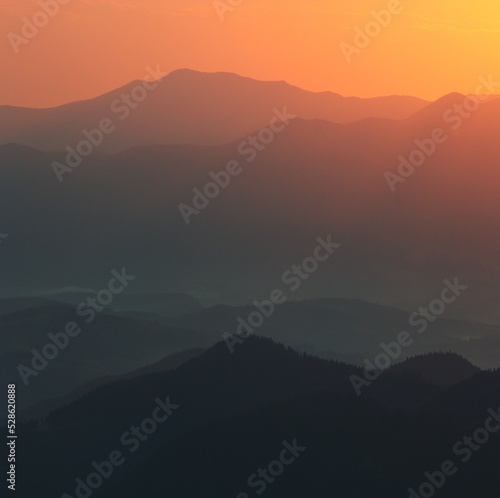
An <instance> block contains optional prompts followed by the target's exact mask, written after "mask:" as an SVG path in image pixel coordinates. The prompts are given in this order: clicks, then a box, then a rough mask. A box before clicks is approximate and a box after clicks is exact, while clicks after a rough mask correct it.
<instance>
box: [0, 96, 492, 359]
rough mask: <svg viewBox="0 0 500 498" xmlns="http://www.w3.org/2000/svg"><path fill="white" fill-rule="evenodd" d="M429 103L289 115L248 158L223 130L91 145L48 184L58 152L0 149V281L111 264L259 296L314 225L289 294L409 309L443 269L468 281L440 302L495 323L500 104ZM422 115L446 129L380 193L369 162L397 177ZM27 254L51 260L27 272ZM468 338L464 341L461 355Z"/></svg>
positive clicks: (298, 253)
mask: <svg viewBox="0 0 500 498" xmlns="http://www.w3.org/2000/svg"><path fill="white" fill-rule="evenodd" d="M457 99H458V100H460V98H459V97H456V98H455V97H453V98H452V99H451V100H452V101H453V102H455V101H456V100H457ZM444 104H445V105H442V103H441V104H439V103H438V104H434V105H433V104H431V111H432V112H430V114H429V116H427V117H425V116H424V118H425V119H423V118H422V115H414V116H412V117H409V118H407V119H404V120H400V121H395V120H388V119H376V118H371V119H366V120H362V121H358V122H355V123H349V124H338V123H337V124H335V123H330V122H327V121H321V120H314V121H306V120H301V119H299V118H297V119H295V120H293V121H292V122H291V123H290V126H289V127H288V128H287V129H286V130H285V131H284V132H283V133H281V134H279V135H277V136H276V138H275V140H274V141H273V143H272V144H270V145H269V146H268V147H267V148H266V149H265V150H264V151H262V152H261V153H260V154H259V155H258V156H257V158H256V159H255V161H254V162H253V163H251V164H249V163H248V164H247V163H246V160H245V159H244V158H241V157H240V156H239V155H238V152H237V148H238V142H235V143H233V144H229V145H225V146H217V147H193V146H170V147H169V146H150V147H136V148H133V149H130V150H128V151H127V152H122V153H119V154H115V155H112V156H109V157H101V156H99V155H96V156H91V157H89V158H88V159H87V160H85V162H84V165H82V167H79V168H76V169H75V170H74V171H73V173H71V174H69V173H68V176H66V178H65V181H64V183H63V184H59V183H58V181H57V179H56V178H55V175H54V172H53V171H52V168H51V166H50V164H51V160H53V159H59V160H61V161H64V154H49V153H39V152H37V151H35V150H33V149H27V148H23V147H20V146H18V145H10V146H4V147H0V160H1V162H2V169H1V171H0V199H1V200H0V205H1V208H2V213H3V225H4V227H5V228H4V229H3V230H5V231H8V230H9V227H17V228H16V230H11V231H12V232H13V233H12V237H16V245H15V250H14V249H13V248H12V247H11V246H9V245H2V257H3V258H4V259H5V263H6V264H5V271H4V275H3V278H2V282H0V291H1V293H2V295H4V296H9V295H10V296H13V295H19V291H14V290H15V289H37V286H38V287H39V286H40V285H41V284H40V282H43V285H44V286H46V287H48V288H49V289H54V288H64V287H68V286H70V287H71V286H75V285H77V284H78V286H81V287H90V288H99V287H98V286H99V285H102V284H100V282H101V281H102V279H103V275H104V274H106V272H109V270H110V269H111V268H114V267H115V266H116V265H117V263H118V262H121V264H122V265H126V264H129V265H133V268H131V270H130V271H132V270H133V271H135V272H137V274H140V275H141V276H142V280H139V279H138V280H137V284H136V285H137V287H136V288H135V289H134V293H164V292H175V291H177V290H179V289H183V290H184V291H185V292H187V293H192V294H195V291H196V289H197V290H198V291H200V293H201V294H200V295H202V294H203V293H206V294H207V295H208V296H215V297H213V299H214V300H218V301H219V302H229V303H231V304H241V303H245V302H251V301H252V300H253V299H255V298H263V297H265V296H266V294H268V293H269V292H270V291H271V290H272V289H273V288H274V286H275V285H276V280H278V282H279V279H280V277H281V275H282V273H283V272H284V271H285V269H286V268H287V267H289V266H291V265H292V264H297V263H298V262H300V261H302V260H303V258H304V257H306V256H307V255H308V254H310V251H311V250H312V249H314V246H313V245H314V241H315V239H316V238H317V237H318V236H319V235H323V234H332V236H333V237H334V238H337V239H338V240H339V241H340V242H342V250H340V251H337V254H336V255H335V257H333V258H332V259H331V261H328V262H327V263H326V265H323V267H322V269H321V271H319V272H317V273H315V275H314V277H313V278H310V279H309V280H308V281H307V282H304V283H303V285H302V286H301V289H300V290H299V291H298V292H297V295H293V296H290V298H298V299H300V298H307V297H314V296H328V297H341V296H349V297H356V298H359V299H362V300H368V301H377V302H379V303H383V304H390V305H392V306H396V307H402V308H404V309H407V310H408V311H411V310H413V309H418V308H419V307H420V306H422V305H425V304H426V303H428V302H429V301H430V300H432V299H434V298H435V296H436V293H439V292H440V290H441V284H442V281H443V280H444V279H445V278H451V279H453V278H454V277H456V276H457V277H458V276H460V279H461V281H463V282H464V283H466V284H467V285H468V287H469V288H470V289H472V288H473V289H474V292H466V293H464V295H463V296H461V297H460V305H459V306H449V307H447V309H446V313H447V314H449V316H455V317H457V318H461V319H467V320H471V321H478V322H489V323H497V324H500V314H499V311H498V310H499V308H498V306H497V285H496V280H495V277H494V275H495V272H496V271H497V270H498V263H497V256H496V255H497V254H498V253H499V252H500V235H499V234H498V233H497V232H496V231H492V230H491V229H490V227H491V226H495V225H496V224H497V222H498V210H496V209H494V206H497V205H498V200H497V197H498V196H497V190H498V181H497V179H498V175H497V167H496V165H497V164H499V163H500V149H499V147H498V141H497V140H496V138H495V137H494V136H493V134H491V130H492V129H494V127H495V126H496V122H497V116H498V114H499V113H500V100H493V101H491V102H488V103H485V104H483V105H482V106H481V107H480V108H479V109H478V110H477V112H475V113H474V114H473V115H472V116H471V117H470V118H469V119H467V120H464V121H463V125H462V126H461V127H460V128H459V129H457V130H453V129H452V128H451V126H450V124H449V123H446V122H445V121H444V120H443V116H442V113H443V110H444V109H445V108H446V106H447V105H448V104H449V102H445V103H444ZM434 106H437V107H436V108H435V110H433V108H434ZM436 127H443V129H445V130H446V132H447V134H448V139H447V141H446V142H445V143H443V144H440V145H439V146H436V151H435V153H434V154H432V155H431V156H430V157H429V158H428V159H427V160H426V161H425V163H424V164H423V165H421V166H419V167H416V168H415V172H414V173H413V174H412V175H411V176H409V177H408V178H405V179H403V180H404V182H403V183H398V184H397V186H396V187H397V188H396V191H395V192H391V191H390V189H389V186H388V184H387V181H386V179H385V178H384V173H386V172H387V171H391V172H393V173H397V172H398V163H399V160H398V157H399V156H400V155H403V156H405V157H409V155H410V153H411V152H412V150H414V149H415V148H417V145H416V144H415V140H416V139H419V140H424V139H426V138H428V137H429V136H431V135H432V132H433V130H434V129H435V128H436ZM360 144H363V146H362V147H361V146H360ZM235 158H236V159H238V160H239V161H240V162H241V164H242V165H243V172H242V173H241V176H239V177H237V178H233V180H232V182H231V185H230V186H228V187H227V188H226V189H223V191H222V192H221V193H220V196H219V197H218V198H217V199H216V200H215V201H211V202H209V204H208V206H207V207H206V209H202V210H200V212H199V214H198V215H193V216H192V218H191V223H190V225H189V226H187V225H186V224H185V221H184V219H183V218H182V215H181V213H180V211H179V207H178V206H179V204H180V203H186V204H190V205H191V204H192V202H193V197H194V193H193V189H194V188H199V189H203V188H204V186H205V185H206V183H207V182H209V181H211V178H210V172H211V171H219V170H221V169H223V168H224V167H225V164H226V163H227V161H229V160H231V159H235ZM479 173H480V174H479ZM145 199H147V202H146V201H145ZM12 205H16V206H18V208H17V209H15V210H13V209H11V208H10V206H12ZM492 206H493V208H492ZM47 219H50V220H52V221H53V223H52V224H51V226H50V229H48V228H47V226H46V225H45V224H44V221H45V220H47ZM75 219H78V223H76V224H75V222H74V220H75ZM478 220H481V221H480V222H479V221H478ZM21 227H22V228H21ZM16 231H17V234H16V233H15V232H16ZM464 234H469V237H465V236H464ZM262 240H266V245H265V247H264V246H263V245H262V242H261V241H262ZM34 244H36V247H37V254H38V258H36V259H34V258H33V254H32V247H33V246H34ZM344 248H345V250H344ZM87 249H88V250H87ZM83 252H85V257H82V253H83ZM277 255H280V257H279V258H278V257H277ZM40 261H43V267H44V268H45V267H51V266H52V265H53V266H54V267H55V268H57V269H58V271H53V272H47V271H44V270H42V265H41V264H40ZM75 261H78V264H75ZM96 261H98V262H99V264H96ZM181 261H183V262H186V264H184V265H180V264H179V262H181ZM256 263H257V264H256ZM250 267H253V268H254V269H253V270H249V268H250ZM21 268H22V269H23V271H20V269H21ZM353 272H354V274H355V275H356V276H355V277H353ZM332 282H335V285H332ZM186 283H188V285H186ZM408 288H410V289H411V292H407V289H408ZM39 290H40V292H38V293H41V292H42V291H44V290H47V289H39ZM196 295H198V294H196ZM476 338H477V337H476ZM481 340H483V339H481ZM484 340H485V341H486V342H488V341H489V340H490V339H489V338H485V339H484ZM476 345H477V344H476V343H474V344H469V347H470V351H471V352H473V353H474V354H476V352H475V351H474V349H475V347H476ZM479 346H481V348H482V349H484V347H483V346H482V345H479ZM487 348H489V349H490V350H492V349H493V348H492V345H491V344H487ZM460 353H461V352H460ZM469 359H471V360H472V361H473V362H474V363H477V362H478V361H481V360H477V359H476V357H474V358H469ZM489 365H490V366H495V364H494V363H489Z"/></svg>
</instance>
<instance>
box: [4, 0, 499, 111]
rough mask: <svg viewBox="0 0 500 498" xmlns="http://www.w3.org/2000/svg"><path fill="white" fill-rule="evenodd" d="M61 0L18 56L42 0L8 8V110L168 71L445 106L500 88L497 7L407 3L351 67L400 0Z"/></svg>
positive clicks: (491, 0) (486, 0) (485, 1)
mask: <svg viewBox="0 0 500 498" xmlns="http://www.w3.org/2000/svg"><path fill="white" fill-rule="evenodd" d="M41 1H42V2H43V1H46V2H53V1H56V0H41ZM59 1H61V2H64V1H66V2H67V4H66V5H62V6H61V8H60V12H59V13H58V14H57V15H56V16H54V17H53V18H50V20H49V22H48V24H47V25H46V26H44V27H42V28H40V31H39V33H38V34H36V35H35V36H34V37H33V38H32V39H31V40H29V41H28V43H27V44H21V45H19V44H18V52H19V53H15V51H14V49H13V46H12V41H11V40H10V39H9V37H8V35H9V33H15V34H16V35H20V34H21V28H22V26H23V20H22V18H23V16H27V17H28V18H29V19H32V18H33V16H34V15H35V13H36V12H37V11H39V10H40V8H41V7H40V5H39V3H40V0H0V36H1V38H2V41H1V43H0V62H1V69H2V76H1V78H0V105H3V104H9V105H23V106H31V107H47V106H53V105H58V104H62V103H65V102H69V101H74V100H79V99H83V98H90V97H93V96H96V95H98V94H101V93H104V92H106V91H108V90H111V89H114V88H116V87H118V86H121V85H123V84H125V83H128V82H129V81H131V80H134V79H138V78H142V77H143V76H144V75H145V68H146V67H147V66H152V67H156V65H158V64H159V65H160V67H161V69H163V71H165V72H169V71H172V70H174V69H177V68H184V67H187V68H191V69H197V70H201V71H230V72H235V73H239V74H242V75H245V76H251V77H254V78H257V79H264V80H286V81H288V82H289V83H292V84H294V85H297V86H300V87H302V88H305V89H309V90H315V91H322V90H331V91H334V92H338V93H340V94H342V95H357V96H361V97H368V96H378V95H387V94H408V95H415V96H419V97H423V98H426V99H436V98H438V97H439V96H441V95H443V94H446V93H449V92H451V91H459V92H462V93H470V92H473V91H474V89H475V87H476V86H477V79H478V77H479V76H485V77H487V76H488V75H493V76H494V77H495V78H496V80H500V55H499V53H498V48H500V2H499V1H498V0H480V1H479V2H472V1H471V0H439V1H438V0H401V2H400V3H401V7H402V12H401V13H400V14H397V15H394V16H393V20H392V22H391V23H390V24H389V25H388V26H387V27H386V28H384V29H383V30H382V32H381V34H380V35H379V36H377V37H376V38H374V39H373V40H372V41H371V43H370V45H369V46H368V47H367V48H365V49H364V50H362V52H361V53H360V54H355V55H354V56H353V58H352V62H351V63H348V62H347V61H346V59H345V57H344V55H343V54H342V51H341V49H340V43H342V42H347V43H351V44H352V43H353V39H354V28H355V27H356V26H359V27H360V28H364V27H365V25H366V23H367V22H368V21H370V20H371V19H372V17H371V14H370V12H371V11H373V10H376V11H378V10H381V9H386V8H387V6H388V3H389V1H396V2H397V1H398V0H242V2H241V4H240V5H239V6H237V7H235V8H234V10H233V11H232V12H227V13H226V14H225V18H224V21H222V22H221V20H220V19H219V16H218V15H217V13H216V11H215V8H214V5H213V0H59ZM220 1H221V2H225V3H227V2H229V1H233V2H235V0H220ZM236 1H237V0H236ZM11 37H12V35H11Z"/></svg>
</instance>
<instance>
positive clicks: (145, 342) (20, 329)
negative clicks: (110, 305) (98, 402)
mask: <svg viewBox="0 0 500 498" xmlns="http://www.w3.org/2000/svg"><path fill="white" fill-rule="evenodd" d="M73 321H74V322H76V323H77V324H78V325H79V327H80V329H81V332H80V334H79V335H77V336H76V337H73V338H70V340H69V342H68V345H67V346H66V347H65V348H64V349H63V350H60V349H59V352H58V354H57V357H55V358H54V359H52V360H50V361H48V362H47V366H46V367H45V368H44V369H43V370H41V371H39V372H38V375H30V376H29V377H28V378H27V380H28V385H27V386H25V385H24V381H23V379H22V377H21V375H20V374H19V372H18V366H19V365H21V364H22V365H24V366H25V367H28V368H30V369H32V368H33V367H32V360H33V357H34V354H33V352H32V350H33V349H35V350H37V352H38V353H39V354H41V352H42V350H43V348H44V346H45V345H46V344H53V341H52V340H51V339H50V338H49V337H48V334H49V333H52V334H60V333H62V332H63V331H64V330H65V326H66V323H68V322H73ZM0 331H1V333H0V349H1V351H2V355H1V360H2V369H1V371H0V379H1V381H2V382H4V383H5V384H7V383H11V382H13V381H15V382H16V384H17V385H18V397H17V404H18V407H19V408H25V407H27V406H32V405H33V404H35V403H38V402H40V401H42V400H46V399H49V398H54V397H59V396H62V395H64V394H66V393H68V392H70V391H72V390H74V389H76V388H77V387H80V386H82V385H85V384H88V383H89V382H90V381H93V380H96V379H100V378H102V377H104V376H109V375H121V374H125V373H127V372H130V371H132V370H136V369H140V368H143V367H146V366H147V365H150V364H152V363H154V362H157V361H160V360H161V359H162V358H164V357H165V356H167V355H171V354H173V353H177V352H182V351H184V350H186V349H189V348H193V347H205V346H208V345H211V344H213V343H214V342H215V341H216V340H218V339H219V338H218V336H216V337H215V338H212V339H211V338H210V336H209V335H208V334H203V333H200V332H197V331H190V330H186V329H182V328H173V327H169V326H167V325H161V324H157V323H153V322H149V321H142V320H137V319H133V318H124V317H117V316H113V315H108V314H106V313H101V314H98V315H97V316H96V318H95V319H94V321H93V322H91V323H88V324H86V323H85V322H84V320H83V318H81V317H79V316H78V315H77V313H76V310H75V308H72V307H70V306H65V305H51V306H42V307H38V308H32V309H28V310H22V311H17V312H15V313H11V314H8V315H3V316H1V317H0ZM41 361H42V360H40V359H39V360H37V364H38V365H40V363H41ZM34 371H35V373H37V371H36V370H34Z"/></svg>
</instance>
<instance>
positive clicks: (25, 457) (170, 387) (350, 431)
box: [20, 338, 498, 498]
mask: <svg viewBox="0 0 500 498" xmlns="http://www.w3.org/2000/svg"><path fill="white" fill-rule="evenodd" d="M353 373H357V374H361V371H360V369H357V368H356V367H350V366H348V365H343V364H341V363H335V362H329V361H325V360H319V359H316V358H312V357H308V356H303V355H299V354H298V353H295V352H293V351H290V350H287V349H285V348H284V347H283V346H280V345H277V344H274V343H273V342H272V341H270V340H268V339H258V338H251V339H249V340H248V341H247V342H246V343H245V344H244V345H242V347H241V349H239V350H238V351H236V352H235V353H234V354H233V355H230V354H229V353H228V352H227V350H226V347H225V345H224V344H218V345H216V346H214V347H213V348H211V349H210V350H208V351H207V352H206V353H205V354H204V355H202V356H201V357H198V358H195V359H192V360H191V361H189V362H188V363H185V364H184V365H182V366H180V367H179V368H178V369H176V370H174V371H170V372H163V373H157V374H150V375H145V376H142V377H139V378H134V379H130V380H124V381H120V382H116V383H113V384H110V385H107V386H103V387H100V388H98V389H97V390H96V391H94V392H92V393H89V394H87V395H86V396H84V397H83V398H82V399H80V400H77V401H75V402H73V403H71V404H70V405H69V406H67V407H64V408H62V409H60V410H57V411H56V412H54V413H53V414H52V415H50V416H49V417H48V419H47V420H46V421H45V422H44V424H43V425H42V427H43V428H44V430H43V431H42V432H39V431H36V430H33V428H31V429H30V427H28V426H24V427H22V430H23V432H24V434H25V437H24V438H23V441H22V442H21V445H20V455H21V458H22V461H20V465H21V464H22V465H23V468H25V469H27V471H29V472H30V475H31V476H32V479H30V481H29V482H28V481H25V482H24V483H23V487H22V489H21V492H25V493H29V492H30V490H32V489H35V487H34V486H35V485H36V489H37V492H38V493H42V494H46V495H47V496H49V495H50V496H51V495H56V496H60V495H62V494H63V493H64V492H67V493H70V495H71V493H72V492H73V491H74V488H75V486H76V484H75V482H74V479H76V478H77V477H81V478H85V477H86V476H87V474H88V473H89V472H91V471H92V467H91V463H92V461H99V462H100V461H102V460H103V459H105V458H106V457H107V455H109V453H110V452H111V451H112V450H116V449H119V450H121V451H123V452H124V454H125V456H126V462H125V464H124V465H123V467H121V468H116V469H115V471H114V474H113V476H112V477H111V478H110V479H109V480H107V481H106V482H105V485H104V486H103V488H102V489H100V490H99V493H100V494H99V495H97V496H102V497H108V496H109V497H114V496H118V493H122V495H123V493H124V490H125V489H126V488H128V491H127V492H126V495H127V496H130V498H135V497H136V496H137V497H139V496H144V495H145V494H146V495H147V496H151V497H157V496H158V497H159V496H164V495H165V489H166V488H168V490H169V495H170V496H173V497H176V498H181V497H188V496H190V497H197V496H206V495H207V493H208V494H209V495H210V496H218V495H220V494H221V493H222V494H227V495H229V496H232V495H234V496H236V495H237V493H238V492H239V491H243V490H244V489H245V486H246V479H247V477H248V476H249V475H250V474H251V473H252V472H254V471H256V470H257V468H258V467H259V466H263V465H265V464H266V462H269V461H270V460H272V459H274V458H276V455H275V456H273V454H274V453H276V451H277V452H278V454H279V451H280V445H281V441H283V440H285V439H290V442H292V441H293V439H294V438H297V443H298V444H302V445H304V446H306V447H307V448H308V451H307V452H305V453H304V458H303V459H302V457H301V458H299V460H298V461H297V462H296V463H295V467H294V471H293V472H287V473H286V475H283V477H282V479H281V480H280V482H281V484H277V487H276V494H273V496H284V495H283V494H282V493H285V492H287V493H288V496H297V497H303V496H305V495H304V489H303V488H302V487H300V486H299V487H296V485H297V484H296V483H298V482H300V480H298V481H295V479H294V478H292V479H291V481H287V476H289V475H294V474H295V473H296V472H297V473H298V474H297V476H301V477H302V476H303V475H307V474H309V475H310V476H313V477H314V478H313V479H312V481H311V482H310V483H309V484H308V486H309V487H310V489H311V492H310V493H309V494H308V495H307V496H328V495H326V494H325V493H326V490H328V492H329V493H331V489H330V485H331V484H333V482H337V486H338V489H341V490H344V489H349V488H347V487H346V486H347V485H348V483H349V480H350V476H353V475H355V473H358V475H363V476H364V475H365V474H366V479H362V480H361V479H358V480H356V482H355V483H353V482H351V486H353V487H352V488H351V489H353V491H354V494H352V495H349V496H359V497H364V496H373V494H374V493H376V495H377V493H379V490H380V489H384V488H385V490H386V494H384V495H383V496H390V497H392V496H397V495H396V493H397V492H399V493H400V496H401V493H402V492H403V491H404V490H405V489H406V488H405V487H404V486H406V487H408V486H410V485H412V484H418V483H419V482H420V480H421V477H420V476H421V475H423V472H424V471H425V470H427V468H432V466H434V464H436V465H437V464H438V463H439V462H440V461H441V460H442V459H444V458H446V457H447V452H448V451H449V446H450V444H451V443H453V441H454V438H457V437H459V436H460V435H461V431H463V430H465V429H466V428H474V424H475V423H477V421H479V420H481V417H484V414H483V413H482V411H481V408H479V407H478V408H477V409H475V408H474V406H471V411H470V413H469V414H468V417H467V419H465V418H462V417H461V414H460V412H456V411H450V410H447V408H446V404H445V403H443V406H442V407H440V408H439V410H437V412H436V414H434V412H432V410H431V411H429V409H428V408H427V407H428V406H432V403H438V402H439V400H440V399H441V398H442V397H443V395H444V394H446V393H443V390H442V389H439V388H436V387H434V386H431V385H429V384H427V383H425V382H422V381H417V380H415V379H414V378H413V377H411V376H408V375H407V374H396V375H394V374H393V375H389V374H388V375H385V376H383V377H381V378H380V379H379V380H378V381H376V382H375V383H374V384H373V385H372V386H371V387H370V388H368V389H367V391H366V394H364V395H363V396H362V397H361V398H359V397H357V396H356V395H355V394H354V392H353V390H352V386H351V383H350V380H349V376H350V375H352V374H353ZM480 375H481V374H480ZM497 377H498V375H497ZM497 381H498V378H497ZM478 382H480V381H478ZM456 387H457V388H458V387H460V385H459V386H456ZM372 389H373V391H372ZM401 393H406V395H405V396H401ZM492 394H493V393H492V391H485V395H484V399H483V403H488V402H492V401H493V399H492ZM470 395H471V392H470V391H469V390H467V389H465V390H464V394H463V396H464V398H467V396H470ZM167 397H169V402H170V403H173V404H176V405H178V408H176V409H175V410H174V411H173V414H172V415H171V417H170V418H169V420H167V422H166V423H165V424H161V426H160V427H159V428H158V430H157V431H156V432H155V433H154V434H153V435H151V437H148V438H147V440H145V441H143V442H142V443H141V444H139V446H138V447H137V450H136V451H134V452H130V451H129V446H128V447H127V446H126V445H124V444H123V442H120V439H121V437H122V434H123V433H124V432H125V431H126V430H128V429H129V428H130V426H131V425H132V424H133V425H137V424H139V425H140V424H141V421H142V420H144V418H146V417H150V416H151V411H152V410H153V409H154V408H155V406H156V404H155V399H157V398H159V399H160V400H166V399H167ZM417 398H418V399H417ZM409 403H411V404H412V405H410V404H409ZM97 420H98V423H96V421H97ZM249 427H251V428H252V430H251V431H250V430H249ZM49 442H50V444H49ZM236 448H239V449H238V452H237V453H236ZM407 448H412V451H411V452H409V451H407V450H406V449H407ZM497 448H498V441H497V442H496V443H495V442H494V441H493V442H492V443H491V446H490V447H488V449H486V450H484V452H483V455H482V456H481V462H482V461H483V460H482V459H483V458H486V456H489V455H490V451H496V450H497ZM309 450H311V451H309ZM306 455H307V457H306ZM434 460H435V461H434ZM301 464H303V465H304V468H303V469H302V470H301V469H300V468H299V466H300V465H301ZM46 465H51V466H54V465H55V466H57V468H58V473H59V475H60V476H61V477H60V478H58V479H57V480H55V479H47V478H45V477H44V476H45V475H46V472H47V469H46ZM254 467H255V468H254ZM469 468H470V469H472V472H473V473H474V472H476V471H477V468H476V466H475V465H472V466H470V467H469ZM486 468H489V467H486ZM228 469H230V471H228ZM226 472H227V473H228V474H230V475H228V476H227V477H226V476H225V475H226ZM304 473H305V474H304ZM332 474H333V475H332ZM137 475H141V476H142V478H143V482H142V484H141V485H139V484H138V482H137ZM395 476H397V477H395ZM334 477H336V481H335V480H334ZM329 483H330V484H329ZM485 486H489V484H485ZM450 489H455V488H450ZM478 489H480V490H481V489H482V488H481V487H479V488H478ZM484 489H488V488H487V487H485V488H484ZM139 490H141V492H142V494H139V492H140V491H139ZM321 490H322V491H321ZM202 491H203V492H204V493H205V494H204V495H202V494H201V493H202ZM321 493H322V494H321ZM369 493H370V494H369ZM27 496H28V495H27ZM72 496H74V495H72ZM380 496H382V494H380ZM444 496H451V495H444ZM455 496H458V497H461V496H466V495H462V494H457V495H455ZM478 496H480V497H482V496H485V497H486V495H481V494H479V495H478Z"/></svg>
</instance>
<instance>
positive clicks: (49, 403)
mask: <svg viewBox="0 0 500 498" xmlns="http://www.w3.org/2000/svg"><path fill="white" fill-rule="evenodd" d="M204 352H205V350H204V349H187V350H185V351H181V352H180V353H174V354H171V355H169V356H166V357H165V358H163V359H161V360H160V361H157V362H156V363H153V364H151V365H146V366H145V367H141V368H139V369H138V370H133V371H132V372H127V373H125V374H123V375H106V376H105V377H100V378H98V379H95V380H93V381H91V382H89V383H88V384H84V385H83V386H81V387H78V388H77V389H74V390H72V391H70V392H69V393H67V394H65V395H63V396H59V397H53V398H51V399H47V400H44V401H42V402H41V403H38V404H36V405H34V406H31V407H29V408H27V409H25V410H22V411H20V412H19V413H18V416H17V420H18V422H29V421H33V420H39V419H45V418H46V417H47V416H48V415H49V413H50V412H52V411H54V410H56V409H58V408H62V407H63V406H65V405H68V404H70V403H71V402H73V401H75V400H77V399H78V398H81V397H82V396H85V394H87V393H89V392H91V391H94V390H95V389H97V388H98V387H100V386H104V385H106V384H111V383H113V382H119V381H121V380H126V379H133V378H135V377H140V376H141V375H147V374H150V373H160V372H168V371H169V370H175V369H176V368H179V367H180V366H181V365H183V364H184V363H187V362H188V361H190V360H192V359H193V358H197V357H198V356H201V355H202V354H203V353H204Z"/></svg>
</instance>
